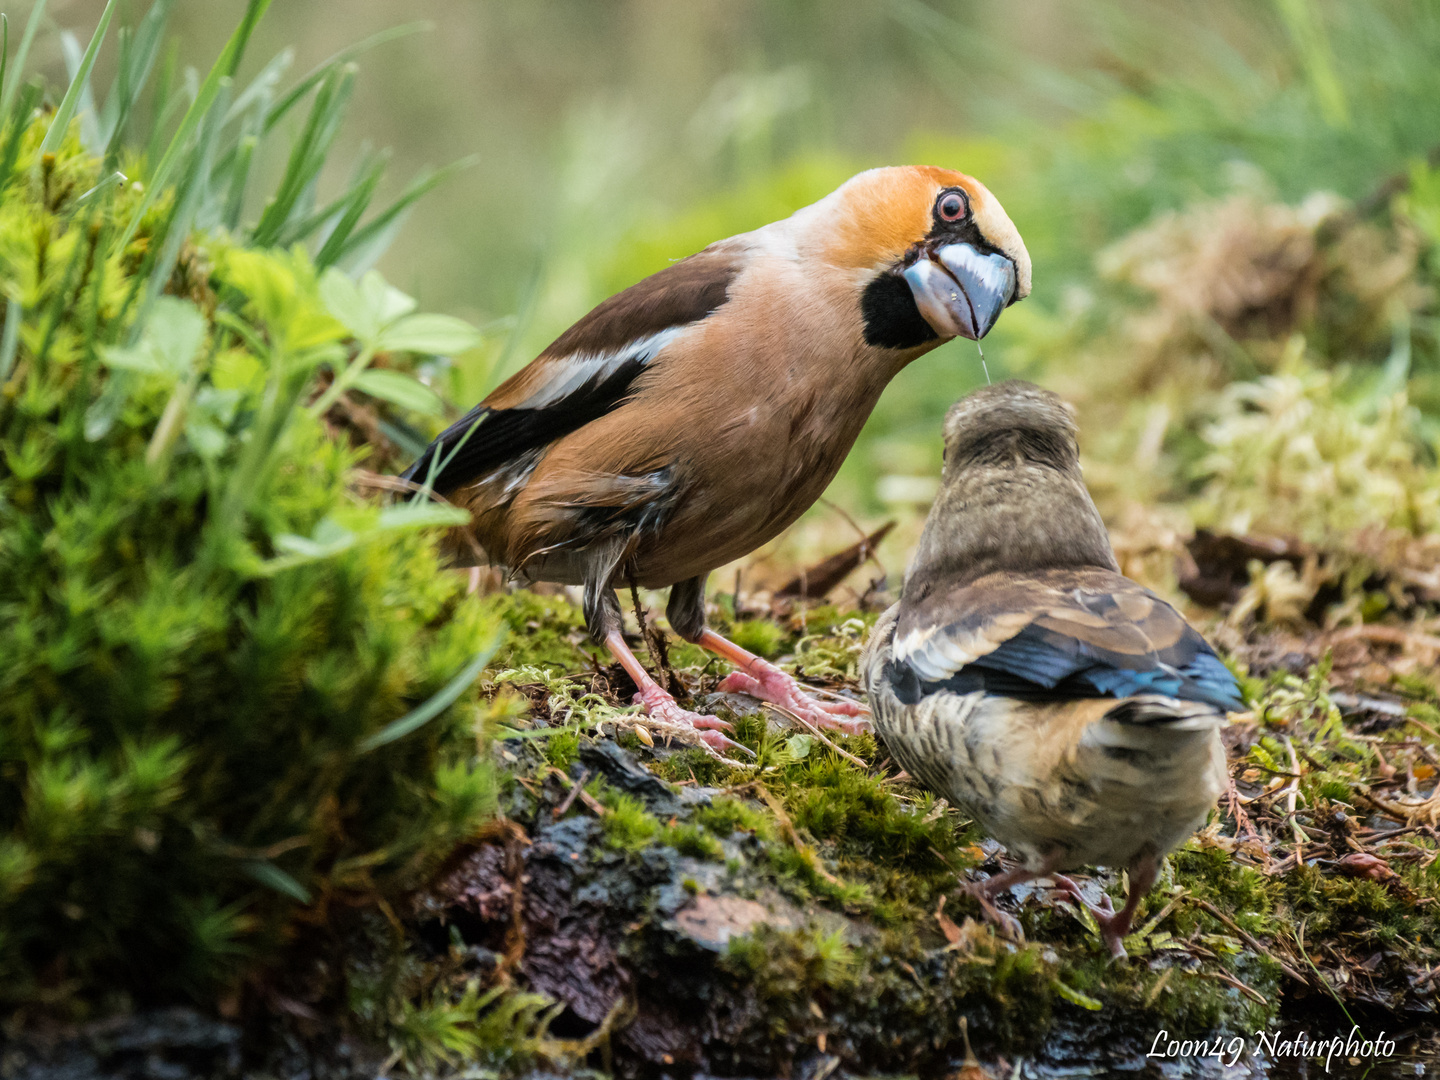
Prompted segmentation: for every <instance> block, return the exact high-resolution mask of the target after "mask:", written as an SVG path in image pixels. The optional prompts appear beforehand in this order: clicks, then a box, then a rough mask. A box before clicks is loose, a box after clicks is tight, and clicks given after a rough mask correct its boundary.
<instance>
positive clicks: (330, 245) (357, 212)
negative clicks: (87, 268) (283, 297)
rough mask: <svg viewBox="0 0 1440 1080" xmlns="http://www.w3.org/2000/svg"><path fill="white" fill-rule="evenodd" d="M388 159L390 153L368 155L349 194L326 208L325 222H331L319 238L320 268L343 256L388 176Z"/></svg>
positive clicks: (354, 178) (356, 173)
mask: <svg viewBox="0 0 1440 1080" xmlns="http://www.w3.org/2000/svg"><path fill="white" fill-rule="evenodd" d="M388 159H389V155H388V154H384V153H380V154H368V155H366V156H365V157H364V158H363V159H361V161H360V164H359V165H358V166H357V168H356V170H355V175H354V176H353V177H352V178H351V181H350V186H349V187H348V188H347V189H346V191H345V194H344V195H342V196H341V197H340V198H338V199H336V200H335V201H334V202H332V203H331V204H330V205H329V206H328V207H326V213H325V215H324V217H323V218H322V221H324V222H328V223H329V224H328V228H326V229H325V230H324V231H323V232H322V233H321V235H320V236H319V238H318V240H319V243H320V251H319V253H318V254H317V255H316V256H315V266H316V268H317V269H320V270H323V269H325V267H327V266H329V265H331V264H332V263H334V262H335V260H336V259H338V258H339V257H340V252H341V251H342V250H343V248H344V246H345V242H346V241H347V240H348V239H349V238H350V234H351V233H352V232H354V231H355V226H357V225H358V224H360V219H361V218H362V217H363V216H364V215H365V211H366V210H367V209H369V207H370V200H371V199H372V198H374V197H375V189H376V188H377V187H378V186H379V185H380V181H381V179H382V178H383V177H384V176H385V165H386V163H387V161H388Z"/></svg>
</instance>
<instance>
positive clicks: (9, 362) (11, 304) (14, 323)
mask: <svg viewBox="0 0 1440 1080" xmlns="http://www.w3.org/2000/svg"><path fill="white" fill-rule="evenodd" d="M24 315H25V312H24V311H23V310H22V309H21V307H20V301H19V300H8V301H6V304H5V333H4V335H3V336H0V383H3V382H4V381H5V380H6V379H8V378H9V377H10V369H11V368H13V367H14V366H15V352H16V350H17V349H19V347H20V320H21V318H23V317H24Z"/></svg>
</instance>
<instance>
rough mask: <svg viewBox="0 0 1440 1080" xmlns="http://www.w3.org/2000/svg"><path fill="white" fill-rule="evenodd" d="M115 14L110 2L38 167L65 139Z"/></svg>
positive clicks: (43, 146)
mask: <svg viewBox="0 0 1440 1080" xmlns="http://www.w3.org/2000/svg"><path fill="white" fill-rule="evenodd" d="M114 14H115V0H109V2H108V3H107V4H106V5H105V10H104V12H102V13H101V15H100V23H99V25H98V26H96V27H95V33H94V34H93V35H92V36H91V38H90V47H89V48H87V49H86V50H85V55H84V56H83V57H81V58H80V67H79V70H77V71H76V73H75V77H74V78H72V79H71V80H70V88H69V89H68V90H66V91H65V96H64V97H63V98H62V99H61V100H60V107H59V108H57V109H56V110H55V116H54V118H53V119H52V120H51V121H50V130H49V131H47V132H45V138H44V140H43V141H42V142H41V143H40V153H39V154H37V155H36V159H35V160H36V164H37V165H38V164H39V161H40V159H41V158H43V157H44V156H45V155H46V154H53V153H54V152H55V150H56V148H57V147H58V146H59V145H60V140H62V139H63V138H65V129H66V128H68V127H69V126H70V120H71V118H72V117H73V116H74V115H75V107H76V105H78V104H79V102H80V97H81V95H82V94H84V93H86V92H87V90H88V87H89V85H90V69H91V68H93V67H94V66H95V57H96V55H97V54H98V53H99V52H100V43H101V42H103V41H104V40H105V31H106V30H108V29H110V19H111V17H112V16H114ZM26 31H27V32H28V31H29V27H26ZM127 243H128V240H127Z"/></svg>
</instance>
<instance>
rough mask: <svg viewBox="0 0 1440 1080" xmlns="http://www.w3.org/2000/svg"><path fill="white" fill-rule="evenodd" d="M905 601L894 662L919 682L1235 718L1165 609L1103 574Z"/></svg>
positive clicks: (1200, 649) (1215, 668) (1064, 574)
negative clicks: (1151, 698)
mask: <svg viewBox="0 0 1440 1080" xmlns="http://www.w3.org/2000/svg"><path fill="white" fill-rule="evenodd" d="M922 591H923V585H922V586H920V587H919V588H917V589H916V592H917V594H918V593H920V592H922ZM906 592H907V598H906V600H905V601H902V605H901V614H900V619H899V626H898V629H897V632H896V637H895V655H896V659H897V660H900V661H903V662H905V663H906V664H908V666H909V667H910V668H911V669H912V670H913V671H914V672H915V674H916V675H917V676H918V677H919V679H920V680H921V681H923V682H932V683H938V682H948V681H953V680H954V679H955V678H960V679H961V680H962V681H965V682H966V686H965V688H967V689H968V688H970V687H969V682H975V683H976V685H975V687H973V688H975V689H982V688H988V689H995V688H1003V690H1004V692H1007V693H1014V694H1017V695H1018V694H1022V693H1026V692H1030V691H1034V692H1036V693H1039V692H1041V691H1043V692H1046V693H1051V694H1057V695H1059V696H1077V697H1082V696H1096V695H1097V694H1099V695H1102V696H1114V697H1127V696H1130V695H1134V694H1141V693H1159V694H1164V695H1165V696H1168V697H1175V698H1184V699H1188V700H1196V701H1205V702H1208V703H1210V704H1213V705H1216V706H1217V707H1221V708H1226V709H1238V708H1241V707H1242V706H1241V703H1240V697H1239V690H1238V687H1237V686H1236V684H1235V680H1234V678H1233V676H1231V675H1230V673H1229V671H1228V669H1226V667H1225V666H1224V664H1223V663H1221V662H1220V660H1219V658H1217V657H1216V656H1215V654H1214V652H1213V651H1212V650H1211V649H1210V647H1209V645H1207V644H1206V642H1205V639H1204V638H1202V637H1201V636H1200V635H1199V634H1198V633H1196V631H1195V630H1194V629H1193V628H1192V627H1191V626H1190V625H1189V624H1188V623H1187V622H1186V621H1185V620H1184V618H1183V617H1182V616H1181V615H1180V613H1179V612H1178V611H1176V610H1175V609H1174V608H1173V607H1171V606H1170V605H1169V604H1167V603H1165V602H1164V601H1163V600H1161V599H1160V598H1159V597H1157V596H1155V595H1154V594H1153V593H1151V592H1149V590H1147V589H1145V588H1143V587H1142V586H1140V585H1138V584H1137V583H1135V582H1133V581H1131V580H1129V579H1128V578H1126V577H1123V576H1122V575H1120V574H1117V573H1114V572H1113V571H1109V570H1099V569H1057V570H1049V571H1044V572H1041V573H1037V574H1024V575H1017V574H1009V573H996V574H988V575H986V576H985V577H982V578H979V579H977V580H975V581H973V582H971V583H970V584H968V585H965V586H962V587H960V588H958V589H953V590H949V591H939V590H932V591H931V592H929V593H926V594H925V595H923V596H919V595H917V598H916V601H915V602H914V603H911V602H910V599H909V596H908V594H909V592H910V586H908V585H907V589H906ZM957 616H958V617H957ZM967 673H968V674H967ZM967 679H968V681H966V680H967ZM1022 684H1023V685H1022ZM1027 687H1028V688H1029V690H1027V689H1026V688H1027Z"/></svg>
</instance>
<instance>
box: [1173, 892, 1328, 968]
mask: <svg viewBox="0 0 1440 1080" xmlns="http://www.w3.org/2000/svg"><path fill="white" fill-rule="evenodd" d="M1185 899H1187V900H1188V901H1190V903H1192V904H1194V905H1195V906H1196V907H1198V908H1200V910H1202V911H1204V912H1205V913H1206V914H1208V915H1211V916H1213V917H1214V918H1216V919H1219V920H1220V921H1221V922H1222V923H1224V924H1225V926H1226V927H1228V928H1229V929H1230V930H1231V931H1232V932H1233V933H1234V934H1235V936H1236V937H1238V938H1239V939H1240V940H1241V941H1243V942H1245V944H1246V945H1249V946H1250V948H1252V949H1254V950H1255V951H1256V952H1257V953H1262V954H1263V955H1265V956H1268V957H1270V959H1271V960H1274V961H1275V963H1277V964H1279V965H1280V970H1281V971H1283V972H1285V974H1286V975H1288V976H1290V978H1292V979H1294V980H1295V981H1296V982H1298V983H1300V984H1301V985H1302V986H1309V985H1310V980H1309V979H1307V978H1306V977H1305V976H1303V975H1301V974H1300V973H1299V972H1298V971H1296V970H1295V969H1294V968H1292V967H1291V966H1290V965H1289V964H1287V963H1285V961H1283V960H1281V959H1280V958H1279V957H1278V956H1276V955H1275V954H1274V953H1273V952H1272V951H1271V950H1269V949H1267V948H1265V946H1264V945H1261V944H1260V942H1259V941H1257V940H1256V939H1255V937H1254V935H1252V934H1248V933H1246V932H1245V931H1244V930H1242V929H1240V927H1239V925H1238V924H1237V923H1236V922H1235V920H1234V919H1232V918H1230V916H1228V915H1226V914H1225V913H1224V912H1223V911H1221V910H1220V909H1219V908H1217V907H1216V906H1215V905H1214V904H1212V903H1210V902H1209V901H1206V900H1201V899H1200V898H1199V897H1197V896H1187V897H1186V898H1185Z"/></svg>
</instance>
